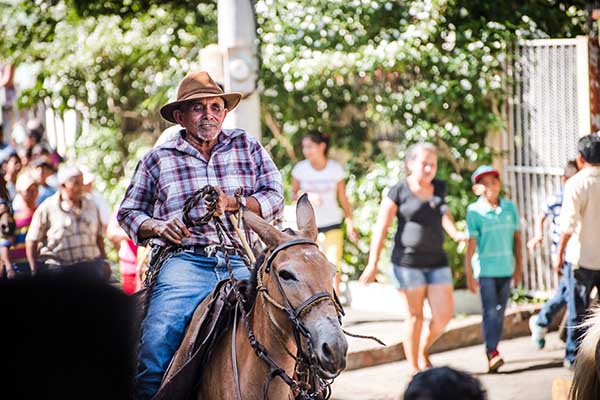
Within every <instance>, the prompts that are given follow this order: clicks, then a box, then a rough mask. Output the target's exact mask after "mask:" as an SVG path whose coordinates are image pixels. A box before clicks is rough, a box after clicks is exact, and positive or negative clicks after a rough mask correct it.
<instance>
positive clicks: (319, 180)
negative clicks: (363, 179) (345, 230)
mask: <svg viewBox="0 0 600 400" xmlns="http://www.w3.org/2000/svg"><path fill="white" fill-rule="evenodd" d="M292 177H293V178H294V179H296V180H297V181H298V182H300V191H301V192H303V193H307V194H308V199H309V200H310V203H311V204H312V206H313V208H314V209H315V215H316V219H317V226H318V227H319V228H323V227H326V226H331V225H336V224H340V223H341V222H342V220H343V219H344V213H343V211H342V209H341V208H340V206H339V205H338V199H337V184H338V182H339V181H341V180H342V179H344V177H345V173H344V169H343V168H342V166H341V165H340V164H339V163H338V162H337V161H334V160H327V165H326V166H325V168H323V169H322V170H316V169H314V168H313V167H312V166H311V165H310V161H308V160H303V161H300V162H299V163H298V164H296V165H295V166H294V168H293V169H292Z"/></svg>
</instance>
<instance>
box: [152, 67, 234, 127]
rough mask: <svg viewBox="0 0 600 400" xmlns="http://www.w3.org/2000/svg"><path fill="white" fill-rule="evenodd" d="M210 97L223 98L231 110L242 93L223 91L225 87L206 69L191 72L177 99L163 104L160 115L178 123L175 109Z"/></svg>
mask: <svg viewBox="0 0 600 400" xmlns="http://www.w3.org/2000/svg"><path fill="white" fill-rule="evenodd" d="M210 97H221V98H223V100H224V101H225V108H227V110H229V111H231V110H233V109H234V108H235V107H236V106H237V105H238V104H239V102H240V99H241V98H242V94H241V93H235V92H232V93H225V92H223V89H221V87H219V85H217V84H216V83H215V81H213V80H212V78H211V77H210V75H208V72H206V71H195V72H190V73H188V74H187V75H186V76H185V78H183V80H182V81H181V82H180V83H179V86H178V87H177V100H176V101H173V102H171V103H167V104H165V105H164V106H162V107H161V109H160V115H162V117H163V118H164V119H166V120H167V121H169V122H174V123H177V122H176V121H175V118H173V111H175V110H177V109H178V108H179V107H180V106H181V105H182V104H183V103H185V102H188V101H190V100H194V99H206V98H210Z"/></svg>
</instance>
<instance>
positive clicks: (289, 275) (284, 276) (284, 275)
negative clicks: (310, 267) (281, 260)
mask: <svg viewBox="0 0 600 400" xmlns="http://www.w3.org/2000/svg"><path fill="white" fill-rule="evenodd" d="M279 277H280V278H281V279H283V280H284V281H297V280H298V279H296V276H295V275H294V274H292V273H291V272H289V271H286V270H284V269H282V270H281V271H279Z"/></svg>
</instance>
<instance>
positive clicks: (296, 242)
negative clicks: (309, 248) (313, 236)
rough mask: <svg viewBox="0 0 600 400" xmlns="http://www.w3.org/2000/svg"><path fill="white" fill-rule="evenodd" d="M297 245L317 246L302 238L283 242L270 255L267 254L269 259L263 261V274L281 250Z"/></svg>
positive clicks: (267, 270) (312, 241)
mask: <svg viewBox="0 0 600 400" xmlns="http://www.w3.org/2000/svg"><path fill="white" fill-rule="evenodd" d="M299 244H311V245H313V246H318V245H317V243H316V242H315V241H314V240H310V239H304V238H300V239H292V240H288V241H286V242H283V243H281V244H280V245H279V246H277V247H275V249H273V251H272V252H271V254H269V257H268V258H267V261H265V272H267V273H268V272H269V271H270V270H271V264H272V263H273V259H274V258H275V256H277V254H278V253H279V252H280V251H281V250H285V249H287V248H288V247H292V246H297V245H299Z"/></svg>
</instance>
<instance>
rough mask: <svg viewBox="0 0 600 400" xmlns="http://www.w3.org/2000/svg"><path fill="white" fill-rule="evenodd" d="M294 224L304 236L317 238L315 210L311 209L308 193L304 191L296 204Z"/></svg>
mask: <svg viewBox="0 0 600 400" xmlns="http://www.w3.org/2000/svg"><path fill="white" fill-rule="evenodd" d="M296 224H297V225H298V229H299V230H300V231H301V232H302V234H303V235H304V236H305V237H308V238H309V239H312V240H317V233H318V232H317V223H316V222H315V211H314V210H313V207H312V205H311V204H310V201H309V200H308V195H307V194H306V193H304V194H303V195H302V196H301V197H300V199H298V203H297V204H296Z"/></svg>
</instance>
